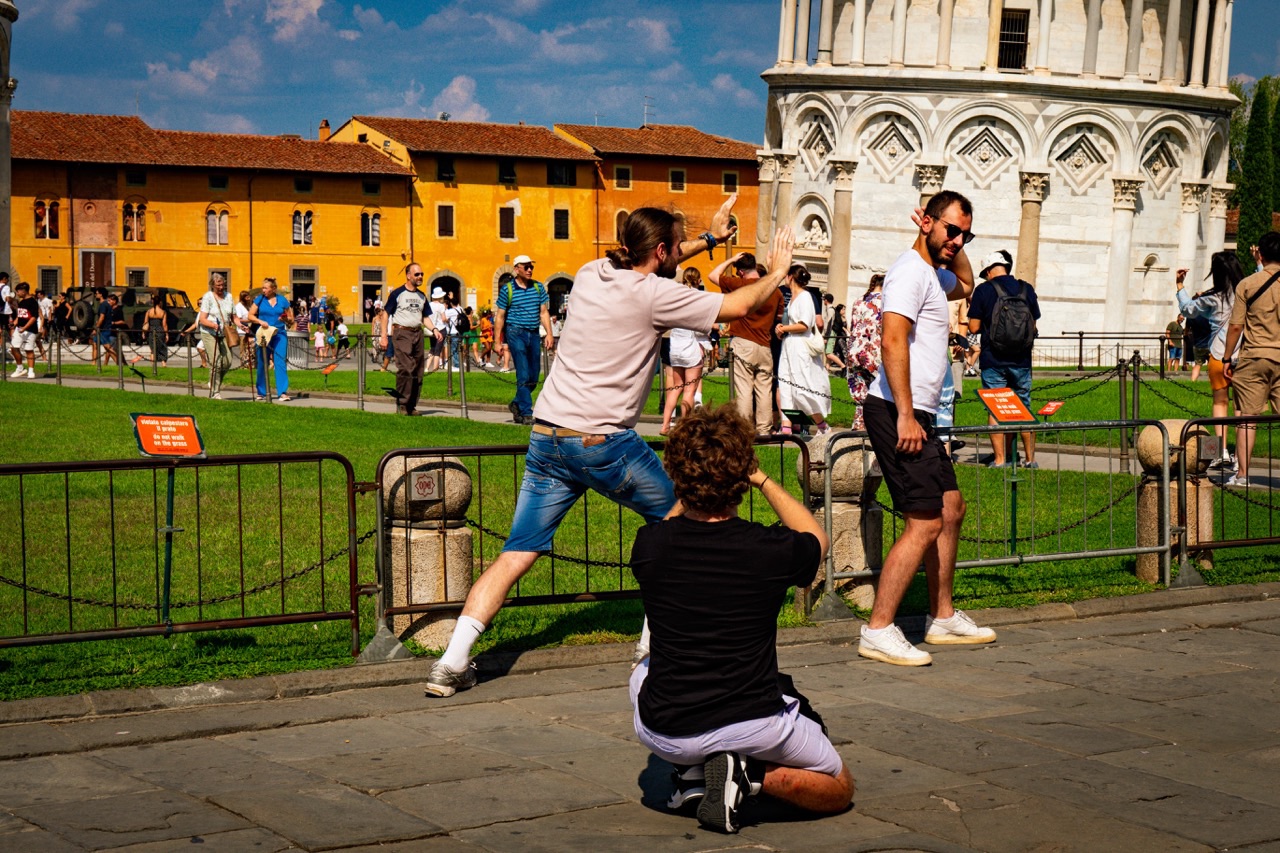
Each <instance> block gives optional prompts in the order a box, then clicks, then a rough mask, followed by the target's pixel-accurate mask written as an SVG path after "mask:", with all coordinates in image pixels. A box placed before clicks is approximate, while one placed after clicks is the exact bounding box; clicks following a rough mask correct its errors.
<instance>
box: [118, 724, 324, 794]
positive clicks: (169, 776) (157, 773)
mask: <svg viewBox="0 0 1280 853" xmlns="http://www.w3.org/2000/svg"><path fill="white" fill-rule="evenodd" d="M93 758H94V760H95V761H98V762H100V763H102V764H104V765H107V766H110V767H114V768H118V769H120V770H123V771H125V772H127V773H129V774H130V775H131V776H134V777H137V778H138V779H142V780H144V781H146V782H149V783H151V784H153V785H156V786H158V787H161V788H168V789H170V790H174V791H182V792H183V793H184V794H190V795H191V796H193V797H207V796H210V795H212V794H221V793H225V792H227V791H250V790H254V789H257V788H268V787H271V788H284V787H288V788H305V787H307V786H309V785H314V784H319V783H321V782H322V781H323V777H317V776H310V775H308V774H307V773H305V772H304V771H303V770H300V769H297V768H294V767H290V766H287V765H283V764H279V763H277V762H275V761H270V760H268V759H266V758H263V757H261V756H258V755H254V754H252V753H250V752H246V751H245V750H242V749H237V748H235V747H234V746H231V745H229V744H226V743H223V742H222V741H219V740H209V739H206V738H197V739H195V740H189V741H171V742H169V743H160V744H143V745H140V746H127V747H121V748H119V749H104V750H99V751H97V752H95V753H93ZM192 768H199V772H192Z"/></svg>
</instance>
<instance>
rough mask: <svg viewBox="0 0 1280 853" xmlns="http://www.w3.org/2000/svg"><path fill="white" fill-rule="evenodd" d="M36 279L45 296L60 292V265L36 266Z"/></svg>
mask: <svg viewBox="0 0 1280 853" xmlns="http://www.w3.org/2000/svg"><path fill="white" fill-rule="evenodd" d="M36 281H37V282H39V286H40V289H41V290H42V291H44V293H45V295H47V296H57V295H58V294H59V293H61V292H62V267H36Z"/></svg>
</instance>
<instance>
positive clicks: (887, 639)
mask: <svg viewBox="0 0 1280 853" xmlns="http://www.w3.org/2000/svg"><path fill="white" fill-rule="evenodd" d="M870 630H871V629H870V628H868V627H867V626H866V625H863V626H862V639H861V640H859V642H858V654H860V655H862V657H864V658H871V660H878V661H883V662H884V663H892V664H896V665H897V666H928V665H929V664H931V663H933V656H932V655H930V654H929V653H928V652H925V651H921V650H920V649H917V648H916V647H915V646H913V645H911V644H910V643H908V642H907V638H906V637H904V636H902V629H901V628H899V627H898V626H897V625H890V626H889V627H887V628H885V629H883V630H881V631H877V632H876V633H877V634H878V635H879V636H876V637H871V636H868V634H867V632H868V631H870Z"/></svg>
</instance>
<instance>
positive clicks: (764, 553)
mask: <svg viewBox="0 0 1280 853" xmlns="http://www.w3.org/2000/svg"><path fill="white" fill-rule="evenodd" d="M821 556H822V550H821V547H820V545H819V544H818V539H817V537H816V536H814V535H813V534H811V533H796V532H795V531H793V530H790V529H788V528H786V527H765V526H764V525H762V524H758V523H756V522H751V521H746V520H744V519H740V518H734V519H729V520H728V521H718V522H704V521H692V520H690V519H687V518H684V517H683V516H679V517H676V518H672V519H669V520H667V521H659V522H656V523H654V524H648V525H645V526H644V527H642V528H641V529H640V530H639V531H638V532H637V534H636V542H635V545H634V546H633V547H632V549H631V571H632V573H633V574H634V575H635V577H636V580H637V581H638V582H639V583H640V593H641V597H642V598H643V599H644V612H645V615H646V616H648V618H649V628H650V630H651V631H652V635H653V636H652V641H651V645H650V651H651V654H650V658H649V675H648V678H646V679H645V683H644V687H643V688H642V689H641V691H640V698H639V704H640V707H639V711H640V719H641V721H643V722H644V724H645V725H646V726H648V727H649V728H650V729H652V730H653V731H656V732H660V733H662V734H665V735H672V736H681V735H692V734H698V733H699V732H704V731H707V730H709V729H714V728H719V727H721V726H726V725H729V724H731V723H737V722H741V721H743V720H754V719H758V718H761V717H768V716H772V715H773V714H776V713H777V712H778V711H780V710H782V707H783V704H782V692H781V691H780V690H779V688H778V654H777V631H778V610H779V608H781V607H782V604H783V600H784V598H785V596H786V592H787V589H788V588H790V587H792V586H797V585H799V586H806V585H808V584H810V583H812V582H813V578H814V576H815V575H816V574H817V572H818V562H819V560H820V559H821Z"/></svg>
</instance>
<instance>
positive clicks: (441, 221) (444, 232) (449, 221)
mask: <svg viewBox="0 0 1280 853" xmlns="http://www.w3.org/2000/svg"><path fill="white" fill-rule="evenodd" d="M436 236H437V237H452V236H454V233H453V205H451V204H442V205H440V206H439V207H437V208H436Z"/></svg>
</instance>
